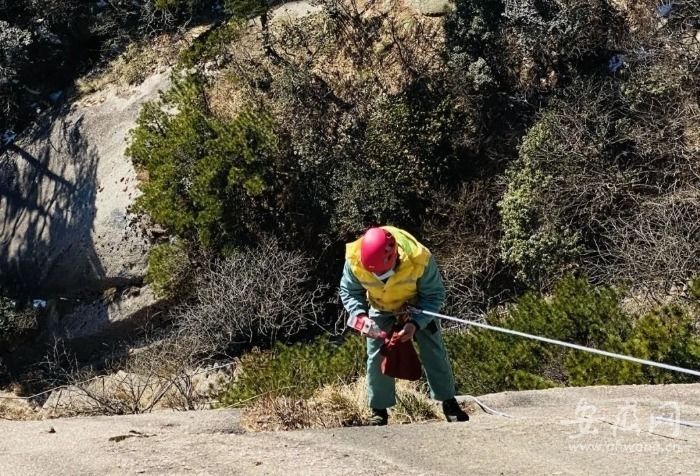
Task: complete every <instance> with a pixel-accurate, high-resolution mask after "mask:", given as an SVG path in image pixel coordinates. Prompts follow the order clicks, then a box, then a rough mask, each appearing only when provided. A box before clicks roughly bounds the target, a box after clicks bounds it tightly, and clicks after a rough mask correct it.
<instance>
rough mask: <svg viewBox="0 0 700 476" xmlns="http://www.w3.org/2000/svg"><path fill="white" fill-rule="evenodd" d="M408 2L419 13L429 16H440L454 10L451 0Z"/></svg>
mask: <svg viewBox="0 0 700 476" xmlns="http://www.w3.org/2000/svg"><path fill="white" fill-rule="evenodd" d="M409 4H410V5H411V6H412V7H413V8H414V9H415V10H416V11H418V12H419V13H421V14H423V15H426V16H429V17H440V16H443V15H446V14H448V13H450V12H452V11H454V10H455V2H454V1H453V0H409Z"/></svg>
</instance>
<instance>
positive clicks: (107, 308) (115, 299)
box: [48, 285, 163, 351]
mask: <svg viewBox="0 0 700 476" xmlns="http://www.w3.org/2000/svg"><path fill="white" fill-rule="evenodd" d="M162 304H163V303H162V302H161V301H160V300H159V299H158V298H157V296H156V295H155V293H154V292H153V290H152V289H151V287H150V286H148V285H146V286H143V287H128V288H123V289H121V288H110V289H108V290H106V291H105V292H104V293H103V294H101V295H100V296H99V297H90V298H88V299H85V300H80V301H74V302H70V301H68V302H65V301H63V302H62V303H60V304H58V303H56V302H52V306H51V311H50V318H49V319H48V321H49V326H48V327H49V329H48V331H49V333H50V334H51V335H52V336H54V337H60V338H63V339H67V340H76V339H83V338H90V337H94V336H101V337H103V339H100V340H99V341H94V342H92V344H94V345H95V346H99V345H101V344H102V343H103V342H104V341H105V340H106V339H105V338H106V337H109V338H110V339H119V338H122V337H126V336H128V335H130V334H131V333H132V332H134V331H136V330H138V329H139V328H141V327H143V326H144V325H146V324H147V323H149V322H152V321H153V318H154V317H155V316H156V315H157V314H158V313H159V311H160V307H161V305H162ZM88 344H90V342H89V341H86V342H85V344H84V345H82V346H81V347H82V349H81V350H83V351H89V350H90V349H89V348H88Z"/></svg>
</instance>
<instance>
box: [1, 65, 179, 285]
mask: <svg viewBox="0 0 700 476" xmlns="http://www.w3.org/2000/svg"><path fill="white" fill-rule="evenodd" d="M168 78H169V76H168V74H167V73H160V74H156V75H154V76H151V77H150V78H148V79H147V80H146V81H145V82H144V83H143V84H142V85H141V86H139V87H137V88H135V89H132V90H130V91H128V92H127V93H126V94H125V95H118V94H117V93H116V92H115V91H107V92H98V93H95V94H94V95H91V96H88V97H86V98H84V99H83V100H81V101H79V102H77V103H74V104H71V105H70V106H65V107H64V109H63V110H62V111H60V112H59V113H58V115H57V117H54V118H51V120H50V121H49V120H48V119H47V121H46V122H47V123H46V124H45V125H44V126H43V127H37V128H36V130H34V131H33V132H32V133H31V134H29V137H26V138H24V139H22V140H20V141H18V142H17V143H14V144H10V145H8V146H7V147H6V148H5V150H4V151H2V152H1V154H0V281H1V283H0V284H4V285H7V286H10V287H12V288H14V289H18V290H24V291H27V290H29V291H31V292H32V293H34V294H35V295H40V296H41V295H43V296H51V295H54V296H55V295H63V294H77V293H81V292H85V291H99V290H103V289H106V288H109V287H112V286H121V285H126V284H129V283H137V282H140V281H141V280H142V278H143V276H144V273H145V269H146V258H147V250H148V247H149V242H148V239H147V238H145V237H144V236H143V232H142V230H141V227H139V226H138V224H137V223H135V217H132V216H130V214H129V212H128V207H129V205H130V204H131V203H133V200H134V198H135V197H136V194H137V190H136V173H135V170H134V168H133V166H132V164H131V162H130V161H129V160H128V159H127V158H125V156H124V151H125V149H126V141H125V138H126V137H127V134H128V131H129V130H130V129H131V128H132V127H133V126H134V123H135V120H136V118H137V116H138V112H139V109H140V107H141V105H142V104H143V103H144V102H145V101H148V100H151V99H154V98H156V97H157V93H158V91H159V90H161V89H164V88H167V87H168V84H169V79H168Z"/></svg>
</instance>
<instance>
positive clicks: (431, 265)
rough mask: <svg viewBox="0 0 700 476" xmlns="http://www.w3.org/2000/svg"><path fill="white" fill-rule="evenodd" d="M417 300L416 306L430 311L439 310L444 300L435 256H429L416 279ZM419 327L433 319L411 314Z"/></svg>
mask: <svg viewBox="0 0 700 476" xmlns="http://www.w3.org/2000/svg"><path fill="white" fill-rule="evenodd" d="M417 286H418V302H417V303H416V306H417V307H419V308H420V309H423V310H425V311H430V312H439V311H440V308H441V307H442V304H443V303H444V302H445V285H444V284H443V282H442V277H441V276H440V270H439V269H438V266H437V263H436V262H435V258H433V257H432V256H431V257H430V261H428V265H427V266H426V267H425V272H424V273H423V276H421V277H420V278H419V279H418V282H417ZM412 318H413V321H415V322H416V324H417V325H418V327H419V328H420V329H423V328H425V326H427V325H428V324H429V323H430V321H431V320H432V319H433V318H432V317H431V316H427V315H425V314H422V313H421V314H415V315H413V316H412Z"/></svg>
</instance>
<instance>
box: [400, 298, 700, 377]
mask: <svg viewBox="0 0 700 476" xmlns="http://www.w3.org/2000/svg"><path fill="white" fill-rule="evenodd" d="M409 312H412V313H414V314H421V313H423V314H425V315H428V316H433V317H438V318H440V319H444V320H446V321H452V322H459V323H461V324H467V325H470V326H475V327H480V328H482V329H488V330H490V331H496V332H501V333H503V334H510V335H514V336H518V337H524V338H526V339H532V340H537V341H540V342H546V343H548V344H555V345H560V346H562V347H568V348H570V349H576V350H581V351H583V352H589V353H591V354H598V355H603V356H605V357H612V358H614V359H620V360H627V361H629V362H634V363H636V364H642V365H650V366H652V367H658V368H661V369H665V370H671V371H673V372H681V373H684V374H688V375H693V376H695V377H700V372H698V371H697V370H691V369H686V368H683V367H677V366H675V365H668V364H662V363H660V362H654V361H652V360H646V359H639V358H637V357H631V356H629V355H624V354H616V353H615V352H608V351H606V350H600V349H594V348H592V347H586V346H583V345H578V344H572V343H570V342H564V341H561V340H556V339H550V338H548V337H541V336H537V335H533V334H527V333H525V332H520V331H514V330H511V329H504V328H502V327H496V326H492V325H489V324H484V323H482V322H476V321H468V320H466V319H458V318H456V317H452V316H446V315H444V314H439V313H437V312H431V311H425V310H423V309H419V308H416V307H409Z"/></svg>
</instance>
